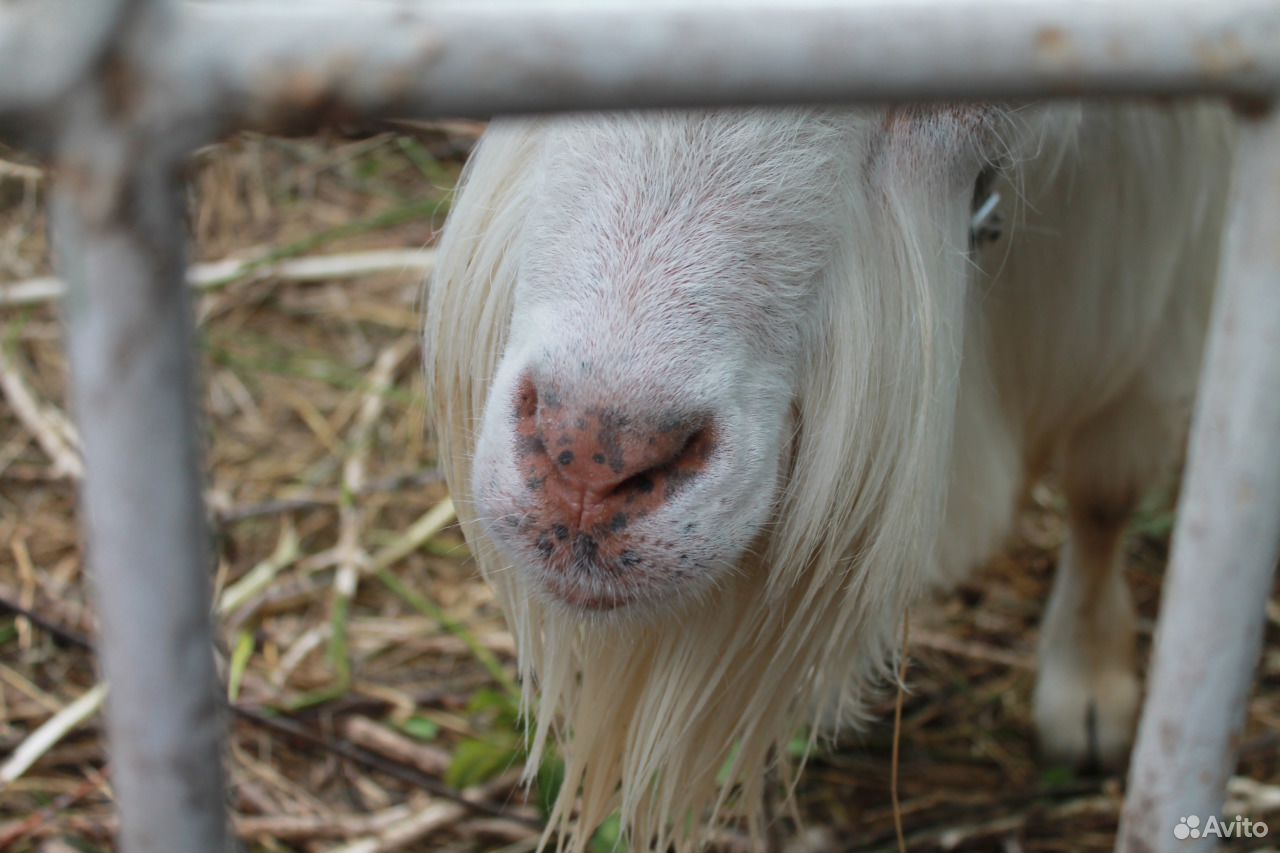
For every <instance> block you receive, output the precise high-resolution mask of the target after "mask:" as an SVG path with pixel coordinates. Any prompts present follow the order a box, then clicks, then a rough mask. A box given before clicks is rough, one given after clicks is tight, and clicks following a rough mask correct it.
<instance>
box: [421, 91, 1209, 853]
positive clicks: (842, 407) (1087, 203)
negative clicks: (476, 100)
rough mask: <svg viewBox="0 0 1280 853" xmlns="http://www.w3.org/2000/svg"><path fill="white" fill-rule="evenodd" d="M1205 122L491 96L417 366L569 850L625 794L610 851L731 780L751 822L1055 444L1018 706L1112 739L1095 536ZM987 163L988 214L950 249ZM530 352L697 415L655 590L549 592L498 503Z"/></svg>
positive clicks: (1148, 409) (565, 372) (1187, 358)
mask: <svg viewBox="0 0 1280 853" xmlns="http://www.w3.org/2000/svg"><path fill="white" fill-rule="evenodd" d="M1228 136H1229V128H1228V123H1227V119H1226V118H1225V113H1224V111H1222V110H1220V109H1217V108H1215V107H1207V106H1192V107H1185V108H1178V109H1164V108H1155V107H1139V106H1127V105H1108V106H1097V107H1088V108H1082V107H1079V106H1072V105H1068V106H1054V107H1036V108H1025V109H1022V110H1017V111H1015V110H1007V109H999V108H995V107H987V106H983V107H977V106H973V107H938V108H931V109H924V108H918V109H905V110H884V109H863V110H835V109H793V110H771V111H764V110H758V111H723V112H714V113H655V114H647V115H643V116H635V115H610V116H596V117H581V116H571V117H563V118H555V119H535V120H519V121H503V122H496V123H495V124H494V125H493V126H492V127H491V128H490V129H489V131H488V132H487V133H486V135H485V138H484V139H483V140H482V142H481V145H480V147H479V149H478V150H477V151H476V153H475V154H474V155H473V158H472V160H471V162H470V164H469V165H468V168H467V172H466V175H465V178H464V184H463V187H462V189H461V191H460V196H459V199H458V203H457V205H456V206H455V208H454V211H453V213H452V215H451V218H450V221H449V224H448V226H447V227H446V231H445V235H444V239H443V241H442V243H441V247H440V261H439V266H438V269H437V272H436V275H435V276H434V278H433V281H432V284H431V288H430V292H429V298H428V302H427V318H426V341H427V370H428V374H429V379H430V382H431V387H433V388H434V394H435V399H434V408H435V417H436V426H437V433H438V436H439V442H440V455H441V459H442V461H443V463H444V464H445V466H446V471H447V474H448V476H449V481H450V484H451V486H452V488H453V490H454V493H455V498H456V500H457V502H458V505H459V507H460V513H461V515H462V517H463V520H464V524H465V527H466V530H467V534H468V537H469V539H470V541H471V542H472V543H473V545H474V546H475V551H476V554H477V559H478V560H479V563H480V567H481V569H482V570H483V572H484V573H485V575H486V577H487V578H488V579H489V580H490V581H491V583H492V584H493V585H494V587H495V589H496V591H497V593H498V596H499V600H500V601H501V602H502V604H503V606H504V608H505V609H506V610H507V613H508V616H509V619H510V622H511V625H512V628H513V631H514V633H515V635H516V639H517V643H518V647H519V651H520V666H521V674H522V676H523V678H524V684H525V688H526V701H527V702H528V708H529V710H530V711H531V712H532V713H533V714H534V716H535V719H536V729H535V730H534V732H533V753H534V755H535V762H536V755H537V754H539V752H540V751H541V750H542V749H543V747H544V745H545V743H546V739H547V737H548V736H550V735H551V734H552V733H553V732H554V735H555V737H557V738H559V739H560V740H561V741H562V742H563V744H564V749H565V752H566V757H567V775H566V782H565V785H564V789H563V791H562V796H561V799H560V801H559V803H558V804H557V806H556V813H555V820H554V821H553V827H555V828H559V829H561V830H568V834H567V835H566V836H565V843H567V844H568V846H569V847H570V848H572V849H577V848H578V847H580V846H581V845H582V843H583V842H584V836H583V835H582V833H586V832H589V831H590V829H591V827H593V826H594V825H595V824H596V823H597V822H598V821H600V820H601V819H603V818H604V817H605V816H607V815H608V813H609V812H610V811H612V810H614V809H617V808H620V809H621V811H622V816H623V820H624V825H625V827H626V828H627V830H628V831H629V832H630V833H631V839H632V843H631V846H632V847H634V848H636V849H642V848H643V849H665V847H666V846H667V845H669V844H672V843H674V844H676V845H677V846H678V847H685V846H696V845H697V844H698V843H700V841H701V840H702V839H703V838H705V830H706V829H707V828H708V827H710V826H712V825H714V823H715V822H716V821H717V820H720V819H722V818H724V817H726V816H727V815H728V814H729V813H733V814H739V815H742V816H744V817H745V818H746V819H747V821H748V825H749V827H750V829H751V831H752V832H753V833H755V834H756V836H757V837H759V834H760V830H761V824H760V820H761V811H760V802H761V796H762V786H763V780H764V777H765V770H766V768H768V767H772V766H775V765H777V764H778V760H777V758H776V756H777V755H779V754H784V752H783V751H780V750H779V749H778V747H780V746H781V745H783V744H784V743H785V742H786V741H787V740H788V739H789V738H790V737H791V736H792V735H793V734H794V733H795V731H796V730H797V728H798V727H799V726H800V725H803V724H811V725H813V726H814V728H813V729H811V730H812V731H813V732H814V733H815V734H814V736H815V737H816V736H817V732H818V731H819V728H821V727H826V726H830V725H832V724H839V723H841V722H843V721H847V720H850V719H852V718H853V717H854V716H855V715H856V714H857V712H858V709H859V707H860V705H861V703H862V700H863V698H864V697H865V695H866V691H867V690H868V689H869V688H871V687H873V686H874V685H875V682H876V681H877V679H878V677H879V676H880V675H882V674H883V672H884V664H885V662H886V661H887V659H888V658H889V657H890V655H891V653H892V650H893V646H894V641H895V637H896V636H897V631H898V629H899V627H900V625H901V619H902V616H903V613H904V612H905V611H906V610H907V608H908V607H909V606H910V605H911V603H912V602H913V601H915V600H916V599H917V598H918V596H919V595H920V594H922V593H923V591H924V590H926V589H927V588H929V587H930V586H935V585H942V584H945V583H947V582H949V581H951V580H954V579H955V578H957V577H959V576H961V574H962V573H963V571H964V570H965V569H967V568H968V567H969V566H971V565H972V564H974V563H975V562H977V561H979V560H981V559H982V558H984V557H986V556H987V555H989V554H990V553H991V551H992V550H993V549H995V548H998V547H999V545H1000V543H1001V542H1002V540H1003V539H1004V537H1005V536H1006V534H1007V531H1008V529H1009V526H1010V521H1011V518H1012V515H1013V512H1014V510H1015V507H1016V503H1017V499H1018V496H1019V493H1020V490H1021V488H1022V487H1023V486H1024V484H1025V483H1026V482H1027V481H1028V480H1029V479H1030V478H1032V477H1035V476H1037V475H1039V474H1040V473H1042V471H1043V470H1045V469H1046V468H1047V467H1048V466H1049V465H1052V464H1055V463H1060V464H1061V465H1062V468H1063V479H1064V483H1065V485H1066V490H1067V493H1068V497H1069V499H1070V500H1071V502H1072V508H1073V515H1072V518H1073V524H1072V540H1071V543H1069V546H1068V549H1067V552H1066V553H1064V559H1063V567H1062V575H1061V577H1060V578H1059V581H1058V586H1057V589H1058V590H1059V591H1058V592H1055V602H1054V604H1053V605H1051V607H1050V611H1049V615H1048V617H1047V622H1046V628H1045V631H1044V632H1043V637H1042V655H1043V668H1044V672H1043V675H1042V679H1041V683H1040V686H1039V688H1038V690H1037V696H1036V713H1037V720H1038V722H1039V724H1040V729H1041V736H1042V739H1043V741H1044V743H1045V745H1046V748H1047V749H1048V751H1049V752H1051V753H1054V754H1061V755H1063V756H1065V757H1068V758H1071V759H1073V760H1080V759H1082V758H1084V757H1085V754H1086V753H1101V754H1100V755H1099V754H1093V755H1092V757H1094V758H1100V759H1103V760H1110V759H1112V758H1114V755H1115V753H1116V751H1117V750H1123V748H1124V746H1125V745H1126V744H1127V739H1128V728H1129V726H1130V725H1131V723H1132V716H1133V713H1134V711H1135V709H1136V703H1137V698H1136V697H1137V692H1136V681H1134V680H1133V671H1132V660H1131V655H1129V656H1128V657H1126V654H1128V652H1127V650H1128V649H1129V647H1130V646H1131V644H1132V626H1131V622H1132V610H1131V607H1129V604H1128V598H1127V592H1126V591H1125V590H1124V588H1123V582H1122V580H1121V579H1120V578H1119V575H1118V572H1117V568H1118V566H1119V563H1120V560H1119V551H1118V548H1119V544H1118V543H1119V541H1120V539H1119V533H1118V531H1119V529H1120V526H1122V525H1123V521H1124V519H1125V518H1126V517H1127V514H1128V511H1129V510H1130V509H1131V508H1132V505H1133V501H1134V500H1136V498H1137V497H1138V496H1139V495H1140V494H1141V493H1142V491H1144V490H1145V489H1147V488H1149V486H1150V485H1151V484H1152V482H1153V481H1154V479H1155V478H1156V477H1157V476H1159V474H1160V473H1161V471H1162V470H1164V469H1165V468H1166V467H1167V466H1168V464H1169V462H1170V461H1171V460H1172V459H1173V458H1175V457H1176V452H1177V448H1178V447H1179V443H1180V440H1181V434H1180V429H1181V427H1180V424H1181V422H1182V420H1183V417H1184V415H1185V410H1186V407H1187V405H1188V403H1189V400H1190V396H1191V393H1192V391H1193V389H1194V383H1195V376H1196V371H1197V367H1198V362H1199V353H1200V348H1201V345H1202V338H1203V325H1204V321H1205V316H1206V306H1207V300H1208V298H1209V295H1210V293H1211V288H1212V285H1213V273H1214V269H1215V262H1216V255H1217V249H1218V236H1217V232H1218V224H1219V220H1220V218H1221V213H1222V210H1221V209H1222V194H1223V190H1224V187H1225V184H1226V171H1227V168H1228V151H1229V138H1228ZM988 166H993V167H995V168H996V169H997V170H998V175H999V177H998V178H997V181H996V188H997V189H998V190H999V191H1000V192H1001V193H1002V195H1003V197H1004V198H1005V199H1007V200H1008V202H1007V203H1006V204H1005V205H1003V208H1004V209H1003V213H1004V215H1005V217H1006V219H1007V220H1008V222H1007V223H1006V228H1005V234H1004V235H1003V237H1002V238H1001V239H1000V240H998V241H997V242H995V243H994V244H993V245H990V246H986V247H983V248H981V249H980V250H978V251H976V252H973V253H971V252H970V251H969V245H968V221H969V215H970V208H971V203H972V194H973V186H974V182H975V180H976V178H977V176H978V174H979V172H980V171H981V170H982V169H983V168H984V167H988ZM530 375H531V376H534V377H536V379H537V380H538V381H539V382H552V383H555V384H556V385H557V387H561V388H567V389H570V390H571V391H572V392H573V393H574V394H576V395H578V396H580V397H585V398H589V399H592V400H597V401H603V402H608V403H609V404H610V405H618V406H621V407H623V408H625V409H626V410H627V411H635V412H641V413H643V412H661V411H668V410H673V411H681V412H709V413H710V414H711V416H712V417H714V419H715V422H716V424H717V436H718V443H717V446H716V452H715V454H714V455H713V457H712V459H711V462H710V463H709V466H708V468H707V469H706V470H705V471H704V472H703V473H702V475H701V476H700V477H699V478H698V479H697V480H696V481H695V482H694V483H693V484H692V485H691V486H690V487H689V488H688V489H686V490H685V491H684V492H682V493H680V494H679V495H678V496H677V497H676V498H675V499H674V500H673V501H672V502H671V503H670V504H669V505H667V506H666V507H664V508H662V509H661V510H659V511H657V512H655V513H653V514H652V515H650V516H648V517H646V518H644V519H643V520H642V521H641V523H640V525H639V529H638V530H636V531H634V535H635V537H636V541H637V542H638V543H640V544H639V545H638V546H637V547H640V548H642V549H643V553H644V555H645V556H646V558H647V563H646V566H647V568H645V569H644V570H643V574H642V575H641V576H639V577H638V578H637V579H636V581H635V587H636V588H639V589H641V590H642V591H643V593H642V595H641V596H640V600H639V601H638V602H637V603H635V604H633V605H631V606H629V607H627V608H624V609H623V610H622V611H620V612H615V613H613V614H611V615H608V616H602V615H600V614H596V613H580V612H577V611H575V610H574V609H573V608H570V607H567V606H565V605H563V604H561V603H560V602H559V600H558V597H557V595H556V594H555V593H554V590H552V589H551V588H550V585H549V580H550V579H549V577H548V569H547V567H546V566H545V565H543V562H542V560H541V558H540V555H539V554H538V553H537V552H536V551H535V550H533V549H531V548H530V547H529V545H528V544H527V542H526V540H525V537H522V536H521V535H520V533H519V532H518V530H519V529H520V526H521V524H522V523H527V520H528V519H529V518H531V517H533V515H534V514H536V512H537V506H536V503H535V502H534V501H533V500H532V499H531V497H530V495H529V494H528V490H527V489H526V488H525V487H524V485H523V484H522V483H521V478H520V475H519V473H518V470H517V465H516V464H515V462H514V458H513V453H514V450H513V448H514V443H515V436H514V431H513V427H512V415H511V411H512V405H513V400H514V396H515V393H516V385H517V383H518V382H519V381H520V378H521V377H522V376H530ZM691 523H692V527H690V524H691ZM677 552H679V554H681V555H684V556H685V559H683V560H681V559H677ZM580 583H581V584H583V585H584V586H585V585H587V584H591V585H593V586H592V588H591V590H590V591H592V592H602V591H603V592H609V591H610V590H609V589H607V588H601V584H604V585H605V586H606V587H607V581H601V580H600V579H598V578H593V579H583V580H581V581H580ZM1108 626H1110V627H1108ZM1090 638H1092V639H1090ZM1117 662H1118V663H1117ZM1082 715H1084V716H1085V717H1086V719H1081V716H1082ZM731 757H732V759H733V763H732V767H731V769H730V770H729V772H728V773H727V777H728V780H727V783H725V784H720V782H723V781H724V780H723V779H722V780H717V774H718V773H719V772H720V771H721V769H722V767H724V766H725V764H726V762H728V761H729V760H730V758H731ZM784 769H785V768H784ZM575 812H576V814H575Z"/></svg>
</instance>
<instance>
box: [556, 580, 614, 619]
mask: <svg viewBox="0 0 1280 853" xmlns="http://www.w3.org/2000/svg"><path fill="white" fill-rule="evenodd" d="M611 586H612V585H611ZM599 587H600V584H599V583H590V584H588V583H586V582H579V581H575V580H573V579H570V578H556V579H550V580H548V581H547V582H545V583H544V584H543V588H544V589H545V590H546V592H547V593H549V594H550V596H551V597H552V598H554V599H555V600H556V601H557V602H559V603H560V604H562V605H565V606H566V607H570V608H572V609H574V610H579V611H585V612H590V613H609V612H612V611H614V610H620V609H622V608H624V607H626V606H628V605H629V604H631V603H632V602H634V601H635V600H636V598H637V596H636V595H635V594H634V593H628V592H624V591H622V590H618V589H612V590H607V591H606V590H601V589H600V588H599Z"/></svg>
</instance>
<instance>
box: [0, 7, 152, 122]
mask: <svg viewBox="0 0 1280 853" xmlns="http://www.w3.org/2000/svg"><path fill="white" fill-rule="evenodd" d="M136 5H138V4H137V2H136V0H93V2H90V3H86V2H84V0H11V1H10V2H7V3H3V4H0V110H23V109H39V108H40V107H47V106H48V105H49V104H50V103H51V101H52V100H53V99H54V98H56V97H58V96H59V95H62V94H64V93H65V92H66V91H67V90H68V89H70V88H71V87H72V86H74V85H75V84H76V83H78V82H79V81H80V80H81V79H82V78H83V76H84V72H85V70H86V69H87V68H88V67H89V65H90V64H91V63H93V62H94V60H95V59H97V58H98V57H99V56H101V54H102V51H103V49H104V48H105V47H106V46H107V45H108V43H109V42H110V40H111V37H112V36H113V35H114V34H115V32H116V31H117V28H118V27H119V26H120V25H121V24H122V23H123V22H124V21H125V19H126V17H127V15H128V13H129V10H130V7H132V6H136Z"/></svg>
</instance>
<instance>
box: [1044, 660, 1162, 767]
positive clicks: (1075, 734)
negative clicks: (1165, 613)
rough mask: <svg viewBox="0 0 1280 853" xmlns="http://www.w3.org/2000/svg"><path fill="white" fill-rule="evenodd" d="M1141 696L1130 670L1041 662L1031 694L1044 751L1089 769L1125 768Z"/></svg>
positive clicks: (1048, 758) (1050, 756) (1061, 761)
mask: <svg viewBox="0 0 1280 853" xmlns="http://www.w3.org/2000/svg"><path fill="white" fill-rule="evenodd" d="M1140 701H1141V694H1140V690H1139V687H1138V679H1137V677H1136V676H1135V675H1134V674H1133V673H1132V672H1127V671H1124V670H1119V669H1106V670H1101V671H1098V672H1083V671H1081V670H1080V669H1078V668H1075V667H1072V668H1069V669H1068V668H1062V669H1055V668H1054V667H1052V666H1048V667H1045V668H1043V669H1042V671H1041V673H1040V678H1039V680H1038V682H1037V683H1036V692H1035V697H1034V700H1033V714H1034V719H1035V726H1036V734H1037V739H1038V741H1039V747H1040V754H1041V757H1042V758H1043V759H1044V760H1045V761H1047V762H1049V763H1051V764H1057V765H1068V766H1070V767H1073V768H1076V769H1078V770H1085V771H1089V772H1112V771H1115V770H1118V769H1120V768H1122V767H1123V766H1124V764H1125V763H1126V762H1127V760H1128V757H1129V748H1130V746H1131V745H1132V743H1133V733H1134V727H1135V724H1136V722H1137V717H1138V708H1139V704H1140Z"/></svg>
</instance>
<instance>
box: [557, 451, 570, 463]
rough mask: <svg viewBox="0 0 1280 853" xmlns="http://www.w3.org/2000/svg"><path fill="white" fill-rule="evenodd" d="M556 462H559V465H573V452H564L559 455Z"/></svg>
mask: <svg viewBox="0 0 1280 853" xmlns="http://www.w3.org/2000/svg"><path fill="white" fill-rule="evenodd" d="M556 461H557V462H559V463H560V464H561V465H572V464H573V451H572V450H566V451H565V452H564V453H561V454H560V457H559V458H558V459H557V460H556Z"/></svg>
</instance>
